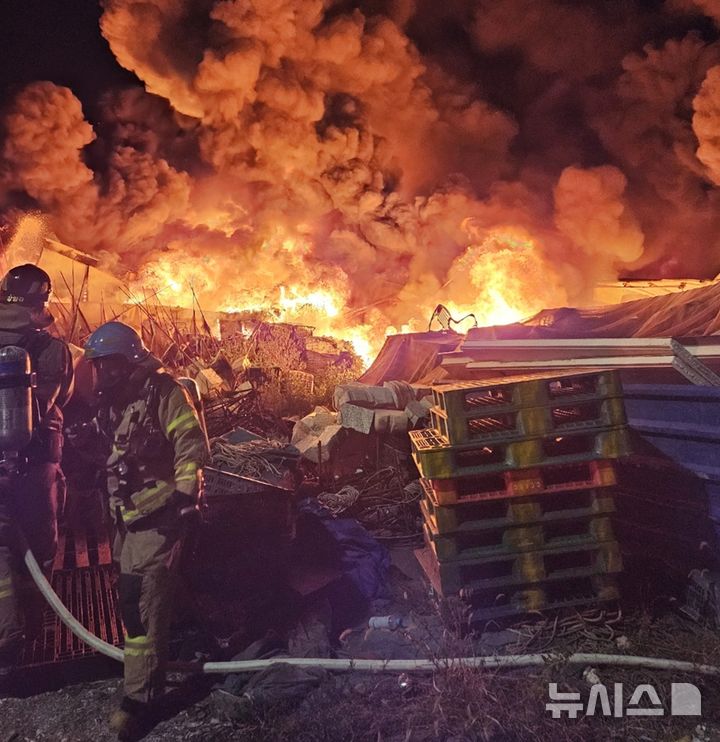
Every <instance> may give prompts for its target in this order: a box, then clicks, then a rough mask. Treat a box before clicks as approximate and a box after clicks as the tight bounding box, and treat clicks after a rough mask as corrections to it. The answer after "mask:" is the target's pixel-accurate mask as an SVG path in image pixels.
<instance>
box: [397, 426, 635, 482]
mask: <svg viewBox="0 0 720 742" xmlns="http://www.w3.org/2000/svg"><path fill="white" fill-rule="evenodd" d="M410 440H411V443H412V447H413V453H412V455H413V459H414V461H415V464H416V465H417V467H418V469H419V471H420V474H421V475H422V476H423V477H425V479H452V478H455V477H464V476H470V475H473V474H485V473H491V472H499V471H504V470H505V469H525V468H529V467H533V466H540V465H549V464H570V463H576V462H580V461H590V460H592V459H615V458H620V457H623V456H628V455H630V453H631V439H630V432H629V429H628V428H627V427H625V426H623V427H617V428H606V429H605V430H599V431H583V432H572V433H568V434H567V435H562V436H546V437H543V438H528V439H525V440H520V441H507V442H503V441H500V442H497V443H488V444H486V445H478V444H464V445H459V446H453V445H450V444H449V443H447V442H446V441H445V440H444V439H443V438H442V437H441V436H439V435H438V433H437V431H435V430H433V429H426V430H411V431H410Z"/></svg>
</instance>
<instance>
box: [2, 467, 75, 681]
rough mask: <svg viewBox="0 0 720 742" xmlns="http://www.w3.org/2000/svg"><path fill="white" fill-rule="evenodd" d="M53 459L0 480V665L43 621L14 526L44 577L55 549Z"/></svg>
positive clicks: (9, 661)
mask: <svg viewBox="0 0 720 742" xmlns="http://www.w3.org/2000/svg"><path fill="white" fill-rule="evenodd" d="M61 476H62V475H61V473H60V467H59V466H58V464H55V463H46V462H39V463H33V464H31V465H30V466H29V467H28V469H27V471H25V472H23V473H21V474H18V475H17V476H15V477H8V478H5V477H3V478H0V669H1V668H2V667H10V666H12V665H14V664H15V662H16V660H17V659H18V655H19V652H20V649H21V648H22V642H23V638H24V637H25V635H29V634H32V633H33V631H32V629H33V628H39V626H40V624H41V621H42V612H43V608H44V601H43V598H42V596H41V595H40V593H39V592H38V591H37V589H36V588H35V587H34V585H33V584H32V580H31V578H30V576H29V575H28V574H27V573H26V572H25V569H24V565H23V554H22V553H21V551H22V549H21V546H20V540H19V538H18V529H19V530H20V531H22V533H23V534H24V536H25V538H26V539H27V542H28V545H29V546H30V549H31V550H32V552H33V554H34V555H35V559H37V561H38V563H39V564H40V565H41V566H42V567H43V570H44V571H45V573H46V575H49V573H50V571H51V570H52V564H53V560H54V559H55V551H56V549H57V509H58V483H59V482H60V481H61Z"/></svg>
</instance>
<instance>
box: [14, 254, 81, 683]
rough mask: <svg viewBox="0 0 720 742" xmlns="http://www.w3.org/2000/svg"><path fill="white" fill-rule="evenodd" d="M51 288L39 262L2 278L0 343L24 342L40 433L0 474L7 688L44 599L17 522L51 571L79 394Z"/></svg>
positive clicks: (34, 419) (35, 431) (22, 266)
mask: <svg viewBox="0 0 720 742" xmlns="http://www.w3.org/2000/svg"><path fill="white" fill-rule="evenodd" d="M50 291H51V284H50V277H49V276H48V274H47V273H45V271H43V270H41V269H40V268H38V267H37V266H35V265H31V264H26V265H20V266H17V267H15V268H13V269H12V270H10V271H9V272H8V273H7V274H6V275H5V277H4V278H3V279H2V283H1V284H0V347H3V346H7V345H15V346H19V347H22V348H24V349H25V350H26V351H27V353H28V355H29V356H30V360H31V364H32V370H33V371H34V372H35V374H36V376H37V387H36V388H35V391H34V395H33V427H34V431H33V438H32V440H31V442H30V444H29V445H28V446H27V448H26V449H25V450H23V451H21V452H20V460H19V466H18V467H17V470H16V471H15V472H4V474H3V476H0V690H2V687H1V686H8V685H9V682H10V676H11V673H12V670H13V668H14V667H15V665H16V664H17V661H18V659H19V654H20V651H21V649H22V645H23V639H24V636H26V635H31V634H32V633H33V627H34V628H35V629H38V628H39V619H40V618H41V617H42V606H43V602H42V599H41V598H40V597H39V595H38V594H37V593H36V592H35V591H34V589H33V588H32V585H31V582H30V579H29V577H28V576H27V575H26V574H25V573H24V571H23V570H22V569H21V565H22V554H21V553H19V552H20V549H19V540H18V530H17V529H19V530H20V531H22V533H23V534H24V535H25V537H26V539H27V542H28V544H29V546H30V548H31V550H32V552H33V554H34V555H35V558H36V559H37V561H38V562H39V563H40V564H41V565H43V567H44V568H45V570H46V571H48V572H49V570H50V569H51V568H52V563H53V560H54V558H55V551H56V549H57V513H58V500H59V499H61V498H62V489H63V483H64V479H63V476H62V472H61V470H60V458H61V453H62V444H63V432H62V430H63V427H62V423H63V415H62V407H63V406H64V405H65V404H66V402H67V401H68V400H69V398H70V395H71V394H72V386H73V364H72V357H71V355H70V351H69V349H68V346H67V344H66V343H65V342H63V341H62V340H59V339H58V338H56V337H53V336H52V335H50V334H49V333H48V332H47V331H46V329H47V328H48V327H49V326H50V325H51V324H52V323H53V321H54V320H53V316H52V315H51V314H50V312H49V311H48V309H47V303H48V300H49V298H50ZM0 412H2V411H1V410H0Z"/></svg>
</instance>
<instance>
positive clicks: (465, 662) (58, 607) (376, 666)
mask: <svg viewBox="0 0 720 742" xmlns="http://www.w3.org/2000/svg"><path fill="white" fill-rule="evenodd" d="M24 559H25V565H26V566H27V568H28V571H29V572H30V575H31V576H32V578H33V580H34V581H35V584H36V585H37V586H38V589H39V590H40V592H41V593H42V594H43V596H44V597H45V599H46V600H47V601H48V603H50V606H51V607H52V609H53V610H54V611H55V613H56V614H57V615H58V617H59V618H60V620H61V621H62V622H63V623H64V624H65V626H67V627H68V628H69V629H70V631H72V632H73V634H75V636H77V637H78V638H79V639H82V641H84V642H85V643H86V644H89V645H90V646H91V647H92V648H93V649H95V650H96V651H98V652H100V653H101V654H104V655H105V656H107V657H110V658H112V659H114V660H117V661H118V662H122V661H123V658H124V654H123V650H122V649H119V648H118V647H113V646H112V644H108V643H107V642H105V641H103V640H102V639H100V638H99V637H97V636H95V635H94V634H92V633H91V632H90V631H88V630H87V629H86V628H85V627H84V626H83V625H82V624H81V623H80V622H79V621H78V620H77V619H76V618H75V617H74V616H73V615H72V614H71V613H70V611H69V610H68V609H67V608H66V607H65V606H64V605H63V602H62V601H61V600H60V598H59V597H58V596H57V594H56V593H55V591H54V590H53V589H52V586H51V585H50V583H49V582H48V581H47V579H46V578H45V575H44V574H43V573H42V570H41V569H40V567H39V565H38V563H37V561H36V560H35V557H34V556H33V553H32V552H31V551H30V549H28V548H26V550H25V557H24ZM549 662H563V663H565V664H568V665H616V666H618V667H644V668H646V669H652V670H675V671H676V672H687V673H698V674H700V675H715V676H718V675H720V667H715V666H713V665H699V664H696V663H694V662H686V661H683V660H670V659H663V658H660V657H640V656H634V655H624V654H593V653H583V652H578V653H576V654H571V655H569V656H567V657H565V656H563V655H562V654H553V653H547V654H509V655H499V656H495V657H445V658H439V659H420V660H363V659H325V658H310V657H273V658H271V659H266V660H236V661H230V662H205V663H204V664H203V665H194V666H193V665H190V664H186V665H181V666H178V667H181V668H182V669H185V670H187V671H194V672H203V673H205V674H211V673H213V674H214V673H218V674H222V675H226V674H230V673H237V672H259V671H260V670H264V669H266V668H268V667H270V666H271V665H275V664H278V663H284V664H288V665H294V666H296V667H321V668H323V669H325V670H335V671H344V670H345V671H346V670H365V671H373V672H378V671H379V672H433V671H435V670H443V669H448V668H457V667H478V668H479V667H497V668H513V667H531V666H538V665H547V664H548V663H549ZM171 667H172V665H171Z"/></svg>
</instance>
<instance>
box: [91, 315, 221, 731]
mask: <svg viewBox="0 0 720 742" xmlns="http://www.w3.org/2000/svg"><path fill="white" fill-rule="evenodd" d="M85 357H86V358H87V359H88V360H89V361H90V363H91V365H92V367H93V377H94V385H95V390H96V393H97V396H98V399H99V407H98V413H97V417H96V420H97V429H98V430H99V431H100V432H101V434H104V437H105V439H106V441H107V443H108V449H109V451H110V453H109V458H108V459H107V489H108V494H109V496H110V508H111V515H112V517H113V520H114V522H115V525H116V538H115V544H114V557H115V559H116V561H118V562H119V564H120V579H119V583H118V592H119V596H120V608H121V613H122V619H123V623H124V625H125V680H124V695H123V699H122V702H121V705H120V708H119V709H118V710H117V711H115V712H114V713H113V715H112V717H111V720H110V723H111V726H112V727H113V729H114V730H115V731H116V732H117V733H118V736H119V737H120V739H130V738H133V737H134V736H135V735H137V734H138V733H139V732H140V731H141V730H142V729H143V728H144V727H145V726H146V724H147V723H148V721H149V720H150V718H151V715H152V713H153V708H152V707H153V702H154V701H156V700H157V698H158V697H159V696H160V695H161V694H162V692H163V690H164V683H165V670H164V663H165V659H166V652H167V642H168V631H169V626H170V621H171V618H172V609H173V594H174V589H175V582H176V580H177V569H178V561H179V558H180V551H181V547H182V541H183V534H184V532H185V530H186V526H187V524H188V523H189V522H190V520H191V519H192V516H193V513H196V512H197V502H198V498H199V496H200V485H201V474H202V466H203V463H204V462H205V459H206V456H207V439H206V437H205V433H204V431H203V429H202V427H201V425H200V421H199V418H198V414H197V412H196V410H195V407H194V406H193V403H192V401H191V399H190V397H189V396H188V394H187V392H186V391H185V389H184V388H183V386H182V385H181V384H180V383H178V382H177V381H175V379H174V378H173V377H172V376H170V375H169V374H168V373H166V372H165V371H164V370H163V369H162V367H161V364H160V361H159V360H158V359H157V358H155V356H153V355H152V354H151V353H150V351H149V350H148V349H147V348H146V347H145V345H144V344H143V342H142V340H141V338H140V336H139V335H138V334H137V333H136V332H135V330H133V329H132V328H131V327H129V326H128V325H125V324H122V323H121V322H108V323H106V324H104V325H102V326H101V327H99V328H98V329H97V330H95V332H93V333H92V335H90V337H89V339H88V341H87V343H86V344H85Z"/></svg>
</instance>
